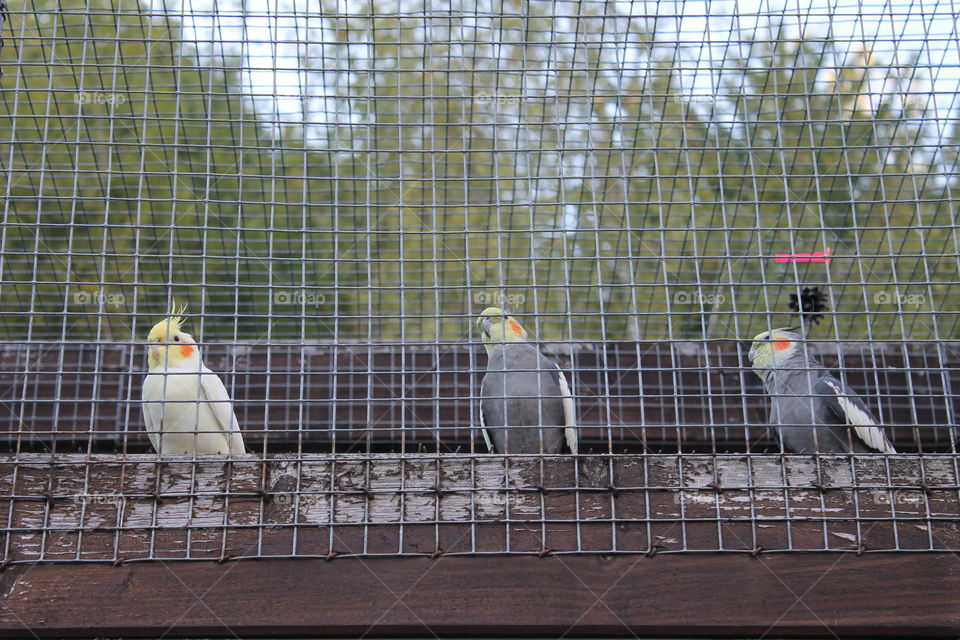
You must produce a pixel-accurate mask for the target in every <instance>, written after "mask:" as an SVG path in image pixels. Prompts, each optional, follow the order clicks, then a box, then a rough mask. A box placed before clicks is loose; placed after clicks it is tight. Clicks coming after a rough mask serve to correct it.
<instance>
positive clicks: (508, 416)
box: [477, 307, 577, 454]
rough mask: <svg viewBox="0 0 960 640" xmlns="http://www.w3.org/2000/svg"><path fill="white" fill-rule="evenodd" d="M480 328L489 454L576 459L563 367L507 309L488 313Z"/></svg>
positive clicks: (482, 405) (483, 416)
mask: <svg viewBox="0 0 960 640" xmlns="http://www.w3.org/2000/svg"><path fill="white" fill-rule="evenodd" d="M477 327H478V328H479V329H480V336H481V338H482V339H483V346H484V348H486V350H487V356H488V362H487V374H486V375H485V376H484V377H483V382H482V383H481V385H480V397H481V399H480V421H481V427H482V429H483V439H484V440H485V441H486V443H487V448H488V449H489V450H490V452H491V453H563V452H569V453H574V454H575V453H577V432H576V412H575V411H574V405H573V396H572V395H571V394H570V387H569V386H568V385H567V380H566V378H564V376H563V372H562V371H560V367H558V366H557V364H556V363H555V362H554V361H553V360H550V359H549V358H547V357H546V356H544V355H543V354H542V353H540V350H539V349H538V348H537V347H536V345H534V344H531V343H530V342H528V341H527V332H526V330H525V329H524V328H523V327H522V326H521V325H520V323H519V322H517V321H516V320H514V319H513V318H512V317H511V316H508V315H507V314H506V312H505V311H503V310H502V309H498V308H496V307H489V308H487V309H484V311H483V313H481V314H480V317H479V318H478V319H477Z"/></svg>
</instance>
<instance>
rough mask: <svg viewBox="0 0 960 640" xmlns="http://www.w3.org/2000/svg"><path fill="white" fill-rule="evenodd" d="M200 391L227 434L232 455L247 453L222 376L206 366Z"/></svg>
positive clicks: (201, 377) (201, 376)
mask: <svg viewBox="0 0 960 640" xmlns="http://www.w3.org/2000/svg"><path fill="white" fill-rule="evenodd" d="M200 389H201V391H202V393H203V395H204V400H207V401H208V402H209V403H210V408H211V409H212V410H213V415H214V416H215V417H216V419H217V422H218V423H219V424H220V429H221V430H222V431H223V432H224V433H226V434H227V444H228V445H229V447H230V455H241V454H244V453H246V452H247V449H246V447H245V446H244V445H243V436H242V435H241V434H240V424H239V423H238V422H237V416H236V414H235V413H234V412H233V402H231V400H230V395H229V394H228V393H227V388H226V387H225V386H223V381H222V380H221V379H220V376H218V375H217V374H215V373H214V372H212V371H210V369H208V368H207V367H206V366H204V367H203V372H202V374H201V375H200Z"/></svg>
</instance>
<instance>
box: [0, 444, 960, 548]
mask: <svg viewBox="0 0 960 640" xmlns="http://www.w3.org/2000/svg"><path fill="white" fill-rule="evenodd" d="M957 465H958V460H957V458H955V457H951V456H923V457H921V456H911V455H898V456H892V457H884V456H879V455H874V456H854V457H846V456H823V457H820V458H814V457H811V456H744V455H730V456H702V455H684V456H668V455H648V456H630V455H625V456H596V457H590V456H584V457H581V458H580V459H579V460H575V459H574V458H571V457H569V456H561V457H544V458H537V457H511V458H506V457H503V456H489V455H484V456H457V455H451V456H445V457H437V456H434V455H426V456H425V455H404V456H398V455H388V454H383V455H346V454H344V455H335V456H324V455H303V456H300V457H296V456H293V455H278V456H271V457H268V458H267V459H266V460H261V459H259V458H255V457H253V456H245V457H241V458H236V459H233V460H227V459H226V458H220V457H212V456H211V457H209V458H207V457H205V458H203V459H201V460H198V461H192V460H188V459H186V458H180V457H170V458H166V459H164V460H163V461H161V460H159V459H158V458H157V457H156V456H150V455H132V456H131V455H128V456H113V455H94V456H85V455H79V454H77V455H57V456H56V458H51V457H50V456H49V455H44V454H21V455H20V456H19V457H18V458H14V457H10V456H8V457H5V458H0V522H2V523H3V531H2V536H3V538H2V539H3V544H2V546H0V550H2V552H3V560H5V561H12V562H24V561H46V562H55V561H77V560H85V561H88V560H93V561H107V562H120V561H133V560H143V559H165V560H166V559H170V560H173V559H223V558H236V557H240V558H251V557H286V556H297V557H328V556H332V555H359V556H368V557H373V556H382V555H409V554H415V555H428V556H436V555H449V554H490V553H528V554H561V553H576V552H581V553H583V552H585V553H669V552H678V551H741V552H753V553H759V552H763V551H787V550H838V551H858V552H869V551H890V550H898V549H905V550H929V551H960V526H958V525H960V491H958V487H960V485H958V477H957Z"/></svg>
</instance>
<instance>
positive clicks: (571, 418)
mask: <svg viewBox="0 0 960 640" xmlns="http://www.w3.org/2000/svg"><path fill="white" fill-rule="evenodd" d="M554 364H556V363H554ZM557 373H558V374H559V376H560V393H561V394H562V395H563V423H564V424H565V425H566V428H565V429H564V430H563V435H564V437H565V438H566V440H567V447H568V448H569V449H570V453H572V454H576V453H577V429H576V427H577V410H576V407H575V406H574V404H573V394H571V393H570V387H569V385H567V379H566V377H564V375H563V371H560V367H557Z"/></svg>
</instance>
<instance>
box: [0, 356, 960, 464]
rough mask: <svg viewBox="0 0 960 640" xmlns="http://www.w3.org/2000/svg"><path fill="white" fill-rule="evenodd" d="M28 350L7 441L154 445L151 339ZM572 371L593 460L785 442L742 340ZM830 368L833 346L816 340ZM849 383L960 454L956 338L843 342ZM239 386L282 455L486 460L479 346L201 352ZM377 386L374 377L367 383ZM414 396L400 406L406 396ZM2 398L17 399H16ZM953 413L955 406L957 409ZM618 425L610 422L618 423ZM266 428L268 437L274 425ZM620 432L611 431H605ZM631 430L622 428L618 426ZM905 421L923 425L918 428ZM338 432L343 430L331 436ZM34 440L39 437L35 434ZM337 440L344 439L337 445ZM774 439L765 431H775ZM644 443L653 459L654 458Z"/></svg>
mask: <svg viewBox="0 0 960 640" xmlns="http://www.w3.org/2000/svg"><path fill="white" fill-rule="evenodd" d="M20 347H21V345H13V347H12V348H8V349H0V401H3V402H5V403H6V404H8V405H9V406H10V411H7V412H4V413H3V414H2V415H0V444H3V443H7V445H8V446H10V444H11V443H16V444H17V445H18V446H20V447H21V450H22V447H29V446H30V445H31V444H32V443H38V445H37V446H50V444H51V443H52V442H54V441H57V442H59V443H60V445H59V446H60V447H61V448H60V449H59V450H60V451H65V450H75V447H76V446H81V447H83V448H84V449H85V448H86V446H87V444H88V443H90V444H91V445H92V446H93V447H94V448H95V450H96V449H101V450H104V451H118V450H122V451H127V452H138V451H149V450H150V445H149V442H148V440H147V437H146V432H145V431H144V428H143V425H142V419H141V415H140V408H139V407H138V406H136V403H135V404H134V405H133V406H131V405H130V402H129V401H130V399H131V398H139V395H140V391H139V390H140V386H141V385H142V384H143V377H144V375H145V374H146V371H145V370H144V367H145V361H144V358H145V352H144V351H143V348H142V347H141V346H140V345H133V346H131V345H95V347H91V346H90V345H88V344H83V343H66V344H64V345H62V349H49V350H47V351H44V352H43V353H41V354H39V355H38V356H37V361H36V362H33V363H32V364H31V370H30V371H26V370H25V369H24V367H25V365H24V363H23V362H22V357H23V353H22V348H20ZM544 347H545V349H546V350H547V351H551V352H552V353H553V355H554V356H555V357H556V358H557V360H558V362H559V363H560V365H561V366H562V367H563V369H564V370H565V371H566V372H567V373H568V374H569V376H570V380H571V384H572V385H573V389H574V392H575V393H576V394H577V396H578V398H579V399H580V401H579V402H578V424H579V425H580V426H581V437H582V439H583V441H584V443H585V447H583V450H587V449H589V448H590V447H593V448H594V449H595V450H596V451H606V450H609V448H611V447H612V450H614V451H623V450H625V449H626V450H630V451H633V450H634V449H635V448H639V449H640V450H646V451H661V450H666V451H675V450H676V448H677V446H680V445H681V444H682V446H683V447H684V451H703V450H707V451H719V452H735V451H742V450H744V448H745V447H746V446H747V444H748V443H750V446H751V447H752V450H753V451H768V450H771V449H774V448H775V447H776V443H775V442H774V441H773V439H772V438H770V437H769V432H768V430H767V429H766V428H765V427H764V426H763V425H764V423H765V421H766V417H767V412H768V409H767V402H768V401H767V398H766V397H765V395H764V394H763V391H762V388H761V385H760V380H759V379H758V378H757V376H755V375H754V374H753V373H752V372H751V371H750V370H749V365H748V363H747V362H746V354H745V352H744V345H743V343H742V342H738V341H734V340H709V341H690V342H673V343H664V342H659V343H658V342H578V343H572V344H567V343H555V344H547V345H544ZM811 348H812V349H813V350H814V352H815V353H817V354H818V355H819V356H820V357H821V358H822V359H823V361H824V364H826V365H827V366H828V367H832V366H834V364H835V363H836V357H835V354H836V351H837V347H836V345H834V344H831V343H812V344H811ZM844 351H845V352H846V354H845V357H844V363H843V368H844V371H845V372H846V375H847V382H848V383H849V384H850V385H851V386H852V387H853V388H854V389H857V390H858V391H859V392H860V394H861V395H862V396H864V398H865V399H866V401H867V403H868V404H869V405H870V406H871V407H872V408H874V409H882V413H880V414H878V415H882V416H883V417H884V419H885V420H886V421H887V422H888V423H889V424H891V425H902V426H899V427H896V428H895V429H892V430H891V435H892V436H893V437H894V439H895V441H896V444H897V445H898V449H899V450H901V451H917V450H918V446H919V445H920V444H921V443H922V446H923V449H922V450H923V451H924V452H925V453H930V452H933V451H952V450H953V448H952V447H953V444H952V438H951V430H950V429H949V428H947V427H943V428H941V427H940V425H949V424H950V419H951V416H952V415H956V413H957V412H958V411H960V398H958V397H957V396H955V395H953V394H952V392H951V389H956V388H960V366H958V364H957V362H956V360H955V359H954V360H945V358H948V357H952V354H955V353H958V352H960V343H944V344H943V348H939V347H937V346H936V345H930V344H928V343H922V342H921V343H908V344H907V345H906V349H904V346H903V345H900V344H893V343H889V344H888V343H876V344H864V343H852V344H846V345H844ZM204 353H205V356H204V358H205V361H206V363H207V365H208V366H210V367H211V368H212V369H213V370H214V371H217V372H218V373H221V374H222V377H223V379H224V381H225V383H226V384H227V387H228V389H229V390H230V392H231V397H232V398H233V400H234V403H235V409H236V412H237V417H238V419H239V421H240V424H241V427H242V428H243V430H244V437H245V439H246V442H247V444H248V445H249V446H250V447H253V448H254V449H257V448H261V447H262V446H263V443H264V442H266V446H267V447H268V448H269V450H270V451H282V450H290V449H293V448H296V447H305V448H306V450H311V451H330V450H331V449H332V448H333V446H334V440H335V441H336V446H337V447H340V448H341V450H343V449H345V448H350V450H352V451H363V450H366V448H368V447H369V448H371V450H393V451H396V450H398V449H400V443H401V442H404V443H405V444H406V446H407V450H411V449H410V447H411V445H413V450H415V449H416V446H415V443H423V444H425V445H426V446H428V447H432V448H436V443H437V442H440V443H441V444H442V446H443V447H444V448H445V449H444V450H448V451H454V450H456V449H457V448H458V447H460V448H461V450H464V451H468V450H470V447H471V445H472V446H474V448H475V450H477V451H483V450H484V449H483V445H482V440H481V439H480V437H479V433H477V431H476V427H477V400H476V398H477V395H478V393H479V385H480V378H481V376H482V371H483V370H484V369H485V367H486V356H484V355H483V349H481V348H479V347H478V346H477V345H469V344H445V345H443V347H442V348H441V347H439V346H438V345H437V344H436V343H432V342H431V343H407V344H404V345H381V344H374V345H371V344H369V343H368V342H354V343H349V342H347V343H338V344H336V345H333V344H329V343H323V344H308V345H301V344H299V343H298V344H296V345H263V344H237V345H226V344H210V345H204ZM371 376H373V377H371ZM398 389H405V390H406V391H405V397H404V399H403V401H402V402H401V401H398V396H397V390H398ZM4 390H5V391H4ZM950 404H952V405H953V412H951V411H949V410H948V408H949V405H950ZM611 420H612V421H613V424H611ZM265 425H269V429H265ZM608 425H609V426H608ZM621 425H622V426H621ZM907 425H920V427H919V428H917V427H912V426H907ZM332 428H335V429H336V431H335V432H334V431H333V429H332ZM27 434H31V435H32V436H34V437H33V438H30V437H28V435H27ZM334 434H335V437H334ZM765 434H767V436H766V437H765ZM644 447H645V449H644Z"/></svg>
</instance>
